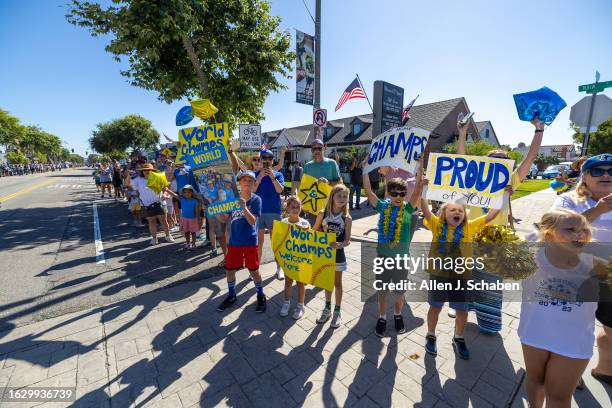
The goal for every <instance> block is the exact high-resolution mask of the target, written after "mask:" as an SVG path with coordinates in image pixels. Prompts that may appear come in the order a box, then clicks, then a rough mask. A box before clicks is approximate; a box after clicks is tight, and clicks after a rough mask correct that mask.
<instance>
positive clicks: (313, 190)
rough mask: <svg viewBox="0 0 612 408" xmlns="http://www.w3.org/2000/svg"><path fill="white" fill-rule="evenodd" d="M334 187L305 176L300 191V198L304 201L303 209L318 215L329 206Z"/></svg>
mask: <svg viewBox="0 0 612 408" xmlns="http://www.w3.org/2000/svg"><path fill="white" fill-rule="evenodd" d="M331 190H332V187H331V186H330V185H329V184H327V183H320V182H319V180H317V179H316V178H314V177H312V176H309V175H308V174H304V175H303V176H302V181H301V182H300V188H299V189H298V197H299V198H300V200H302V209H303V210H304V211H307V212H309V213H311V214H314V215H317V214H318V213H319V212H320V211H321V210H322V209H323V208H325V204H327V199H328V198H329V194H330V193H331Z"/></svg>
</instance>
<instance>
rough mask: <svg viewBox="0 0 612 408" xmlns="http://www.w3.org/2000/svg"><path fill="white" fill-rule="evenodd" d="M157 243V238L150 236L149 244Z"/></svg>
mask: <svg viewBox="0 0 612 408" xmlns="http://www.w3.org/2000/svg"><path fill="white" fill-rule="evenodd" d="M154 245H157V238H151V246H154Z"/></svg>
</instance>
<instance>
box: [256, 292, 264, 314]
mask: <svg viewBox="0 0 612 408" xmlns="http://www.w3.org/2000/svg"><path fill="white" fill-rule="evenodd" d="M265 311H266V296H265V295H261V296H257V307H256V308H255V313H263V312H265Z"/></svg>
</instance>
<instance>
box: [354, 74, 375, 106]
mask: <svg viewBox="0 0 612 408" xmlns="http://www.w3.org/2000/svg"><path fill="white" fill-rule="evenodd" d="M355 75H357V81H359V85H360V86H361V89H363V94H364V95H365V97H366V99H367V101H368V105H370V110H371V111H372V113H374V108H372V104H371V103H370V98H368V94H367V93H366V90H365V88H364V87H363V83H361V78H359V74H357V73H356V74H355Z"/></svg>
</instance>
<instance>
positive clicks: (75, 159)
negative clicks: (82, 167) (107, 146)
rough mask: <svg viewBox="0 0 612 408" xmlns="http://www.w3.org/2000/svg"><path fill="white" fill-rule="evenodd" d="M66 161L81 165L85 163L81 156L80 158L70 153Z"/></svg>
mask: <svg viewBox="0 0 612 408" xmlns="http://www.w3.org/2000/svg"><path fill="white" fill-rule="evenodd" d="M68 161H69V162H72V163H75V164H83V163H85V159H84V158H83V156H80V155H78V154H74V153H71V154H70V156H69V157H68Z"/></svg>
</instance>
